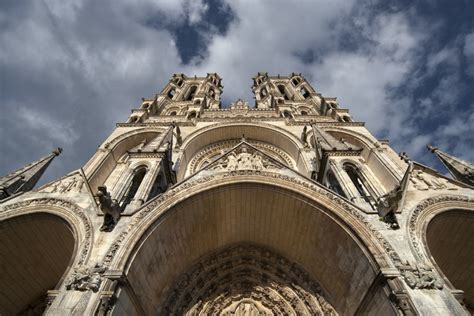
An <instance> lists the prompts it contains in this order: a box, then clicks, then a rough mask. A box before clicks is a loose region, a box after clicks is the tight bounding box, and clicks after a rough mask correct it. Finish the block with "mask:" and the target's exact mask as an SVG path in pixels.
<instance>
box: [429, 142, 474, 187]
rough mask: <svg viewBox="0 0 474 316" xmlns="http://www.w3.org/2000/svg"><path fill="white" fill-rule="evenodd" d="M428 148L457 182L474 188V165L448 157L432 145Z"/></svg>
mask: <svg viewBox="0 0 474 316" xmlns="http://www.w3.org/2000/svg"><path fill="white" fill-rule="evenodd" d="M426 147H427V148H428V150H429V151H431V152H432V153H433V154H435V155H436V156H437V157H438V158H439V160H441V162H442V163H443V165H444V166H445V167H446V168H447V169H448V170H449V172H450V173H451V175H452V176H453V177H454V178H455V179H456V180H459V181H461V182H463V183H466V184H468V185H472V186H474V165H473V164H472V163H470V162H467V161H464V160H462V159H459V158H457V157H454V156H451V155H448V154H447V153H445V152H443V151H441V150H439V149H438V148H437V147H434V146H432V145H427V146H426Z"/></svg>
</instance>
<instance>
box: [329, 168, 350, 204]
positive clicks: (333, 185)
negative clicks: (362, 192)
mask: <svg viewBox="0 0 474 316" xmlns="http://www.w3.org/2000/svg"><path fill="white" fill-rule="evenodd" d="M326 186H327V187H328V188H329V189H330V190H332V191H334V192H336V193H337V194H339V195H340V196H342V197H345V198H347V196H346V193H345V192H344V190H343V189H342V187H341V185H340V183H339V181H338V180H337V178H336V176H335V175H334V172H332V171H331V170H330V171H329V172H328V174H327V176H326Z"/></svg>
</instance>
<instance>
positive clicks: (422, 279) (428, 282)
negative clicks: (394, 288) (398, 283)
mask: <svg viewBox="0 0 474 316" xmlns="http://www.w3.org/2000/svg"><path fill="white" fill-rule="evenodd" d="M398 268H399V270H400V272H401V274H402V276H403V278H404V279H405V281H406V283H407V284H408V286H409V287H411V288H412V289H442V288H443V281H441V279H439V278H438V277H437V276H436V274H435V273H434V272H433V269H432V268H431V267H429V266H427V265H425V264H420V265H418V264H416V263H415V264H413V265H412V264H410V263H409V262H408V261H407V262H405V263H404V264H400V265H399V266H398Z"/></svg>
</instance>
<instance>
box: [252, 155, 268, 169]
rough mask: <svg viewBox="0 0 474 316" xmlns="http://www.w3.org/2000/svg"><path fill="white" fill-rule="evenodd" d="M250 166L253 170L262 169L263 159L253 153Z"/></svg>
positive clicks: (263, 167)
mask: <svg viewBox="0 0 474 316" xmlns="http://www.w3.org/2000/svg"><path fill="white" fill-rule="evenodd" d="M251 160H252V167H253V169H255V170H263V169H265V166H264V165H263V159H262V157H261V156H260V155H257V154H253V156H252V158H251Z"/></svg>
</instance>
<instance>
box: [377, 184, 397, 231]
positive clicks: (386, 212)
mask: <svg viewBox="0 0 474 316" xmlns="http://www.w3.org/2000/svg"><path fill="white" fill-rule="evenodd" d="M402 195H403V190H402V188H401V186H397V187H396V188H395V189H393V190H392V191H390V192H388V193H387V194H385V195H383V196H381V197H379V198H378V200H377V205H376V207H377V212H378V213H379V215H380V216H381V217H382V220H383V221H384V222H386V223H388V224H389V225H390V228H393V229H398V228H400V225H399V224H398V221H397V217H396V215H395V213H396V211H397V209H398V204H399V202H400V200H401V199H402Z"/></svg>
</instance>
